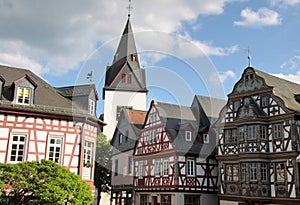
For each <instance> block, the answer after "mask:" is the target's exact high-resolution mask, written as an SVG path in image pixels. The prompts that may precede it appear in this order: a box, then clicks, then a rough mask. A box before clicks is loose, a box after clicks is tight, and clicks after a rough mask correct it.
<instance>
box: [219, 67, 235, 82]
mask: <svg viewBox="0 0 300 205" xmlns="http://www.w3.org/2000/svg"><path fill="white" fill-rule="evenodd" d="M235 77H236V75H235V73H234V72H233V71H232V70H228V71H226V72H223V73H219V79H220V82H221V83H224V81H225V80H226V79H228V78H235Z"/></svg>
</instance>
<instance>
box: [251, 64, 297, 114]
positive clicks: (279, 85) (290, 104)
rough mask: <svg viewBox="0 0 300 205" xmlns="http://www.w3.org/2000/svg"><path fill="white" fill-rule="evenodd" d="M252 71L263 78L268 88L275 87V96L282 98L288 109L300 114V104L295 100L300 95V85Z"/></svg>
mask: <svg viewBox="0 0 300 205" xmlns="http://www.w3.org/2000/svg"><path fill="white" fill-rule="evenodd" d="M250 69H253V70H254V72H255V73H256V74H257V75H258V76H260V77H262V78H263V79H264V80H265V83H266V84H267V85H268V86H271V87H273V93H274V95H276V96H278V97H279V98H281V99H282V100H283V102H284V104H285V106H286V107H287V108H289V109H291V110H294V111H297V112H300V104H299V103H298V102H297V101H296V99H295V96H296V95H298V94H300V85H299V84H296V83H293V82H291V81H288V80H285V79H282V78H278V77H276V76H273V75H270V74H268V73H265V72H263V71H260V70H257V69H254V68H250Z"/></svg>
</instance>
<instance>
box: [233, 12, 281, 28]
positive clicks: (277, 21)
mask: <svg viewBox="0 0 300 205" xmlns="http://www.w3.org/2000/svg"><path fill="white" fill-rule="evenodd" d="M241 18H242V20H241V21H234V25H236V26H245V27H263V26H277V25H281V22H282V18H281V16H280V15H279V13H277V12H276V11H273V10H270V9H268V8H260V9H258V10H257V11H253V10H252V9H250V8H246V9H243V10H242V11H241Z"/></svg>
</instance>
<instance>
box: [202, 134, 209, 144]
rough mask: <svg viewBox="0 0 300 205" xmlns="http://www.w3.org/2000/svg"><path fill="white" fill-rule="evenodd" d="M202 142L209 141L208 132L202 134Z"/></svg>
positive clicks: (206, 142)
mask: <svg viewBox="0 0 300 205" xmlns="http://www.w3.org/2000/svg"><path fill="white" fill-rule="evenodd" d="M203 143H204V144H208V143H209V135H208V134H203Z"/></svg>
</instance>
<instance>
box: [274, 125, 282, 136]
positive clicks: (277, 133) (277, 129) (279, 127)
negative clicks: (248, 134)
mask: <svg viewBox="0 0 300 205" xmlns="http://www.w3.org/2000/svg"><path fill="white" fill-rule="evenodd" d="M281 137H282V125H281V124H274V125H273V138H274V139H280V138H281Z"/></svg>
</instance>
